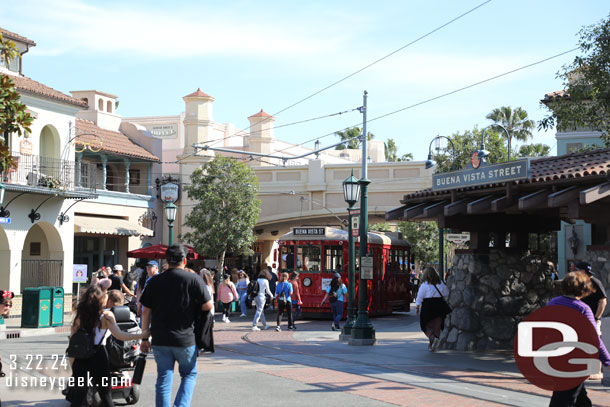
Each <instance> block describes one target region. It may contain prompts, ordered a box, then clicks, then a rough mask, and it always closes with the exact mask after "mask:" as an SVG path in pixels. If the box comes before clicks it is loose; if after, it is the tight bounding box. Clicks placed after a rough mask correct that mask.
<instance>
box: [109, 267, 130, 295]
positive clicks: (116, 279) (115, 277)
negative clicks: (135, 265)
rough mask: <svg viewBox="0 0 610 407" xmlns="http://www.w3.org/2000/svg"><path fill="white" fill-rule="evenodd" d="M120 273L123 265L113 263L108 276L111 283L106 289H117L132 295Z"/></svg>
mask: <svg viewBox="0 0 610 407" xmlns="http://www.w3.org/2000/svg"><path fill="white" fill-rule="evenodd" d="M121 273H123V266H121V265H120V264H115V265H114V267H113V268H112V274H111V275H110V276H108V278H109V279H110V281H112V285H111V286H110V288H109V289H108V291H110V290H119V291H123V293H125V294H127V295H128V296H129V297H133V292H132V291H131V290H130V289H129V288H128V287H127V286H126V285H125V283H124V282H123V279H122V278H121Z"/></svg>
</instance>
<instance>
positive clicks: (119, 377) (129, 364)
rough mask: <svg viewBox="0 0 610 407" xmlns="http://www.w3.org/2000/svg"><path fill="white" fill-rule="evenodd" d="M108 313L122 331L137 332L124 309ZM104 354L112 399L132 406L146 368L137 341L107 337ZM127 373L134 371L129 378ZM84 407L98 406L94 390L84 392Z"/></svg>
mask: <svg viewBox="0 0 610 407" xmlns="http://www.w3.org/2000/svg"><path fill="white" fill-rule="evenodd" d="M111 311H112V313H113V314H114V316H115V318H116V322H117V325H118V326H119V328H121V330H122V331H125V332H129V333H138V332H140V327H139V326H138V323H137V322H136V321H135V318H134V317H133V314H132V313H131V312H130V309H129V307H128V306H125V305H123V306H115V307H112V309H111ZM106 351H107V352H108V359H109V362H110V372H111V373H110V384H111V388H112V390H111V394H112V399H113V400H116V399H125V401H126V402H127V404H136V403H137V402H138V400H139V399H140V388H139V385H140V383H141V382H142V374H143V373H144V366H145V365H146V354H144V353H142V352H140V341H139V340H131V341H121V340H118V339H116V338H115V337H113V336H109V337H108V339H107V340H106ZM129 371H133V372H134V373H133V375H132V377H130V375H129V373H128V372H129ZM85 404H86V405H87V406H91V407H98V406H100V405H101V399H100V396H99V394H98V392H97V390H96V389H95V388H94V387H90V388H88V389H87V396H86V398H85Z"/></svg>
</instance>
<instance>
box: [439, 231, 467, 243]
mask: <svg viewBox="0 0 610 407" xmlns="http://www.w3.org/2000/svg"><path fill="white" fill-rule="evenodd" d="M445 237H446V238H447V240H448V241H449V242H451V243H456V244H462V243H466V242H468V241H470V232H462V233H448V234H446V235H445Z"/></svg>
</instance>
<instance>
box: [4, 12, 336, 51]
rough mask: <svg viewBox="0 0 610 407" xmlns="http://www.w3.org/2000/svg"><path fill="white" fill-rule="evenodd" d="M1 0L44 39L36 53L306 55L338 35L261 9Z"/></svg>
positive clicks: (331, 45) (31, 33)
mask: <svg viewBox="0 0 610 407" xmlns="http://www.w3.org/2000/svg"><path fill="white" fill-rule="evenodd" d="M5 1H6V3H7V4H4V5H3V6H5V7H4V11H0V16H1V17H2V19H3V20H4V21H9V20H10V21H14V22H18V23H19V25H21V26H22V27H26V30H25V31H27V32H23V33H21V34H23V35H26V36H28V37H29V38H32V39H35V40H38V42H40V43H42V42H44V43H45V47H44V49H42V47H41V49H36V53H37V54H38V55H61V54H66V53H69V52H72V53H73V52H75V51H85V52H86V53H89V54H90V53H92V52H102V53H111V52H112V53H123V52H124V53H132V54H135V55H139V56H143V57H153V58H180V57H191V56H201V55H210V54H212V55H213V54H223V55H227V54H228V55H234V56H236V57H239V55H244V54H246V55H250V56H252V55H256V56H259V57H269V56H277V55H284V56H286V55H306V54H314V53H319V52H331V50H333V49H336V48H337V47H339V46H340V45H339V43H340V42H341V41H343V38H344V37H343V35H340V33H339V32H338V30H337V29H336V28H335V27H329V26H327V28H324V25H323V24H322V25H321V27H322V28H320V25H318V24H316V29H315V30H312V27H311V25H310V21H309V20H300V21H299V22H295V21H282V20H281V19H279V18H275V17H274V16H273V15H272V13H270V12H269V11H268V10H264V9H261V13H260V15H252V14H249V13H243V12H239V10H235V14H230V13H227V12H224V13H220V12H217V11H216V10H213V9H211V8H210V7H203V6H195V5H191V6H189V8H188V9H187V8H180V6H179V5H177V6H176V7H174V8H172V9H169V10H168V9H160V8H152V7H149V6H148V5H147V4H146V3H144V4H139V5H135V4H132V3H125V4H120V5H117V6H116V7H109V5H108V4H107V3H106V4H104V6H98V5H96V4H95V5H94V4H87V3H85V2H84V1H81V0H53V1H49V0H45V1H33V0H26V1H18V2H17V1H11V0H5ZM24 10H28V12H27V14H24V13H23V11H24ZM26 17H27V20H26ZM334 18H336V16H334ZM266 23H267V24H266ZM6 28H8V29H11V28H10V27H8V26H6ZM13 30H15V29H14V28H13ZM330 31H332V35H331V32H330ZM46 43H50V44H52V45H51V46H48V45H46Z"/></svg>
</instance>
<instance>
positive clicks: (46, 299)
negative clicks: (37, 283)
mask: <svg viewBox="0 0 610 407" xmlns="http://www.w3.org/2000/svg"><path fill="white" fill-rule="evenodd" d="M53 288H54V287H32V288H26V289H24V290H23V299H22V301H23V304H22V309H21V327H22V328H49V327H50V326H51V313H52V307H51V305H52V304H51V301H52V297H53Z"/></svg>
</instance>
